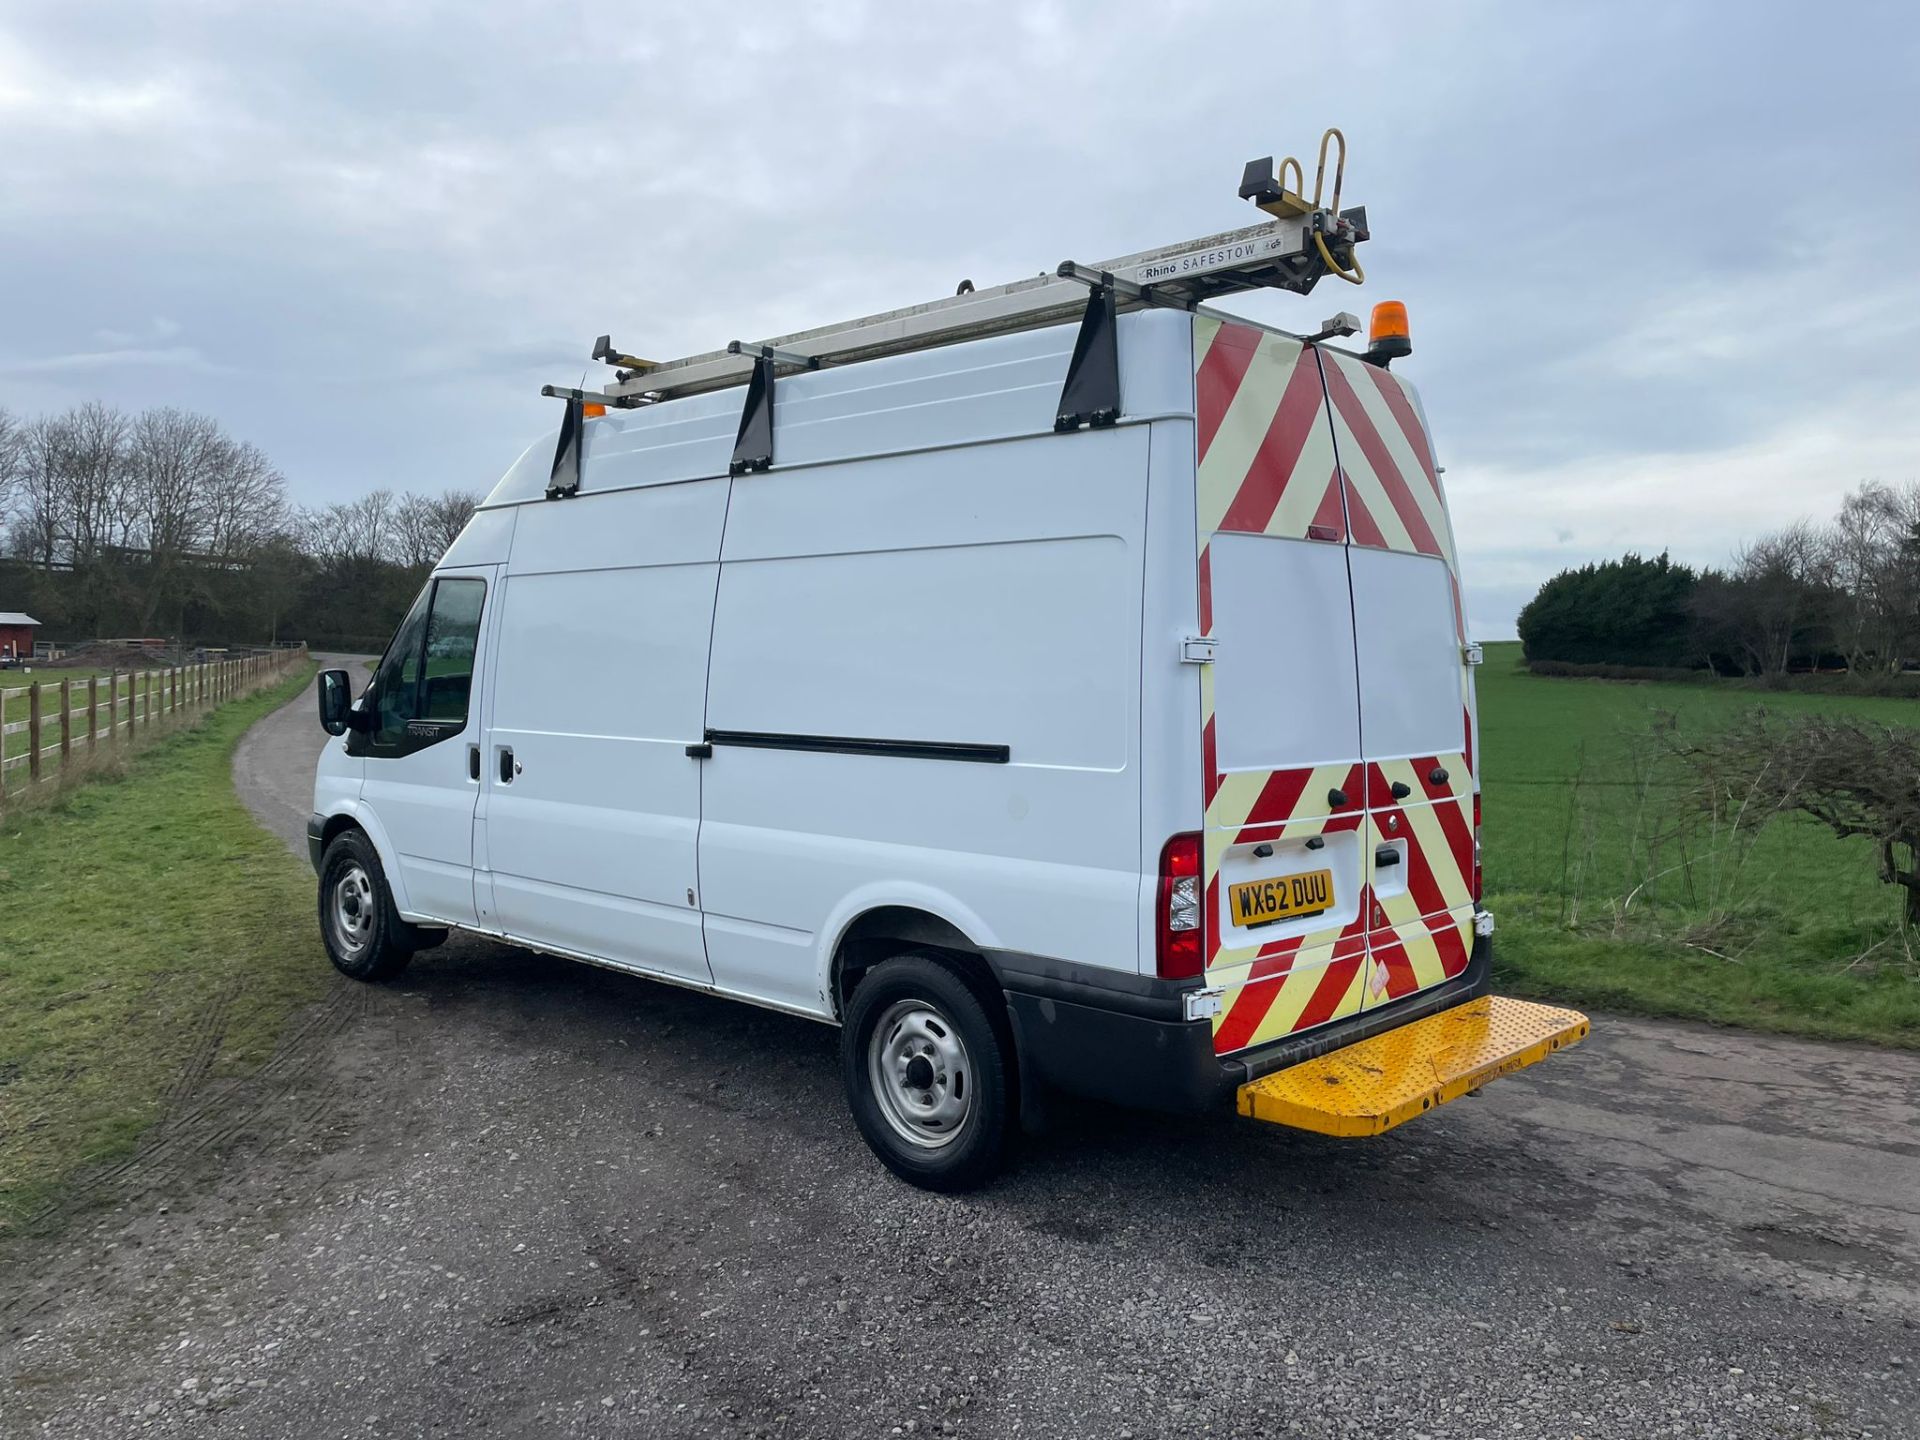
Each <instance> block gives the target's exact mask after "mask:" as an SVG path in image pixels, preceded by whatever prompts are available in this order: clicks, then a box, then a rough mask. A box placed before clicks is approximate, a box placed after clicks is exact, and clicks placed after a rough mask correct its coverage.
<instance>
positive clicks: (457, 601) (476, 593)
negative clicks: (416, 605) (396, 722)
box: [420, 580, 487, 725]
mask: <svg viewBox="0 0 1920 1440" xmlns="http://www.w3.org/2000/svg"><path fill="white" fill-rule="evenodd" d="M486 594H487V587H486V583H485V582H484V581H481V580H442V581H441V582H440V583H439V584H438V585H437V586H435V587H434V592H433V613H432V615H431V616H430V617H429V618H428V620H427V643H426V646H425V650H426V657H427V669H426V675H425V678H424V679H423V680H422V682H421V691H420V718H421V719H422V720H437V721H440V722H442V723H444V724H450V725H464V724H466V723H467V699H468V696H469V695H470V694H471V693H472V690H473V654H474V651H475V650H476V649H478V648H479V644H480V605H481V602H482V601H483V600H484V599H485V598H486Z"/></svg>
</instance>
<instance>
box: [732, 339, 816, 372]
mask: <svg viewBox="0 0 1920 1440" xmlns="http://www.w3.org/2000/svg"><path fill="white" fill-rule="evenodd" d="M727 354H729V355H745V356H746V357H747V358H748V359H750V360H771V361H773V362H774V363H775V364H778V365H791V366H793V367H794V368H795V369H797V370H818V369H819V368H820V357H819V356H818V355H802V354H801V353H800V352H799V351H797V350H776V349H774V348H773V346H771V345H746V344H743V343H742V342H740V341H738V340H729V341H728V342H727Z"/></svg>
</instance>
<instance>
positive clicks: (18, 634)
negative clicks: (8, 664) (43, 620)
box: [0, 610, 40, 660]
mask: <svg viewBox="0 0 1920 1440" xmlns="http://www.w3.org/2000/svg"><path fill="white" fill-rule="evenodd" d="M39 628H40V622H39V621H38V620H36V619H34V618H33V616H31V615H24V614H22V613H21V612H20V611H18V610H0V659H5V660H14V659H20V660H30V659H32V658H33V632H34V631H35V630H37V629H39Z"/></svg>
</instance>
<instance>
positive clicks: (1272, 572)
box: [1194, 316, 1371, 1054]
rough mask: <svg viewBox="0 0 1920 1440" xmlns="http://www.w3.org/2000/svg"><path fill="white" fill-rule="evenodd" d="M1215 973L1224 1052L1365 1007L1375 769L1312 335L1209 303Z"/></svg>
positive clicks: (1202, 476) (1200, 512)
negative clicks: (1369, 817) (1365, 757)
mask: <svg viewBox="0 0 1920 1440" xmlns="http://www.w3.org/2000/svg"><path fill="white" fill-rule="evenodd" d="M1194 392H1195V416H1196V441H1197V447H1198V455H1197V461H1198V463H1197V472H1196V490H1195V500H1196V539H1197V542H1198V547H1199V619H1200V628H1201V631H1202V635H1203V637H1204V638H1206V639H1210V640H1212V641H1213V642H1214V645H1213V663H1211V664H1206V665H1202V666H1201V667H1200V688H1201V705H1202V749H1203V754H1204V776H1203V780H1204V786H1205V789H1204V796H1205V806H1206V809H1205V814H1206V819H1205V829H1204V831H1203V836H1202V860H1201V863H1202V884H1203V893H1204V896H1205V899H1204V904H1205V907H1206V909H1205V916H1204V933H1205V936H1206V949H1207V960H1206V978H1207V983H1208V984H1209V986H1217V987H1220V988H1221V990H1222V995H1221V1006H1220V1010H1219V1012H1218V1013H1217V1014H1216V1015H1215V1016H1214V1020H1213V1025H1214V1048H1215V1050H1216V1051H1217V1052H1218V1053H1221V1054H1227V1053H1229V1052H1232V1051H1235V1050H1241V1049H1244V1048H1246V1047H1248V1046H1250V1045H1259V1044H1263V1043H1266V1042H1267V1041H1270V1040H1276V1039H1280V1038H1282V1037H1284V1036H1287V1035H1290V1034H1293V1033H1295V1032H1297V1031H1301V1030H1307V1029H1310V1028H1312V1027H1314V1026H1317V1025H1322V1024H1325V1023H1327V1022H1328V1021H1330V1020H1335V1019H1338V1018H1340V1017H1342V1016H1345V1015H1350V1014H1353V1013H1354V1012H1356V1011H1357V1010H1358V1009H1359V1008H1360V1006H1361V1002H1362V997H1363V994H1364V989H1363V987H1364V981H1365V971H1366V965H1367V949H1366V928H1367V923H1368V916H1369V907H1368V897H1367V884H1368V880H1369V875H1370V867H1371V860H1370V857H1369V856H1368V854H1367V853H1366V848H1365V847H1366V834H1365V828H1366V814H1365V798H1366V797H1365V788H1364V787H1365V767H1364V765H1363V763H1362V751H1361V734H1360V701H1359V677H1358V668H1357V663H1356V658H1355V653H1354V631H1353V604H1352V587H1351V580H1350V577H1349V574H1348V565H1347V537H1348V526H1347V518H1346V500H1345V495H1344V493H1343V483H1342V480H1341V476H1340V472H1339V468H1338V466H1337V464H1336V462H1335V455H1334V446H1333V430H1332V426H1331V424H1330V423H1329V419H1328V414H1327V407H1326V399H1325V391H1324V387H1323V384H1322V381H1321V377H1320V367H1319V363H1318V360H1317V358H1316V353H1315V350H1314V348H1313V347H1311V346H1307V345H1304V344H1302V343H1301V342H1300V341H1298V340H1294V339H1291V338H1289V337H1286V336H1281V335H1275V334H1272V333H1270V332H1268V331H1265V330H1262V329H1258V328H1256V327H1253V326H1250V325H1238V324H1234V323H1232V322H1225V321H1221V320H1217V319H1214V318H1212V317H1207V316H1200V317H1196V319H1195V321H1194Z"/></svg>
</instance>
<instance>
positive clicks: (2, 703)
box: [0, 648, 307, 808]
mask: <svg viewBox="0 0 1920 1440" xmlns="http://www.w3.org/2000/svg"><path fill="white" fill-rule="evenodd" d="M306 658H307V652H306V651H305V650H304V649H301V648H288V649H279V650H267V651H262V652H260V653H258V654H255V655H247V656H240V657H236V658H234V659H230V660H206V661H202V662H201V663H199V664H197V665H176V666H170V667H168V668H166V669H161V670H138V671H129V672H128V673H126V674H111V675H100V676H92V677H89V678H88V679H87V681H86V682H85V683H86V689H85V692H84V694H82V692H81V690H80V688H79V684H80V682H78V681H75V680H73V679H71V678H63V679H61V680H59V681H57V682H54V681H43V682H38V683H35V684H32V685H22V686H15V687H14V688H12V689H3V688H0V808H4V807H5V805H6V800H7V796H8V794H9V793H18V792H20V791H22V790H23V789H25V788H26V787H27V786H31V785H37V784H41V783H43V782H45V781H49V780H56V779H58V778H59V776H60V772H61V771H62V770H63V769H64V768H65V767H67V766H68V765H70V764H72V763H73V761H74V752H75V748H76V747H75V742H76V740H78V741H79V742H82V745H83V748H82V749H81V751H80V753H81V756H82V758H84V757H85V756H86V755H89V754H94V753H97V752H98V750H99V748H100V747H101V746H102V745H108V746H112V745H121V746H128V747H130V746H131V745H132V743H133V741H134V739H135V737H136V736H144V735H145V734H146V733H147V732H148V731H149V730H151V729H152V728H153V726H154V724H155V722H157V721H161V720H165V719H168V718H169V717H173V716H179V715H185V714H188V713H190V712H193V711H197V710H207V709H211V708H213V707H215V706H219V705H224V704H225V703H226V702H227V701H229V700H232V699H236V698H238V697H239V696H241V695H243V694H246V693H248V692H250V691H251V690H252V689H253V688H254V686H255V685H256V684H257V683H258V682H260V681H263V680H268V679H271V678H273V677H274V676H276V675H280V674H283V673H285V672H286V671H287V670H289V669H291V668H293V667H294V666H295V665H298V664H303V663H304V662H305V661H306ZM4 678H5V677H4V676H3V675H0V679H4ZM16 735H24V736H25V737H26V741H25V743H24V744H21V743H20V742H18V741H16V740H14V738H13V737H15V736H16ZM22 771H24V772H25V773H24V774H22V773H20V772H22Z"/></svg>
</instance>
